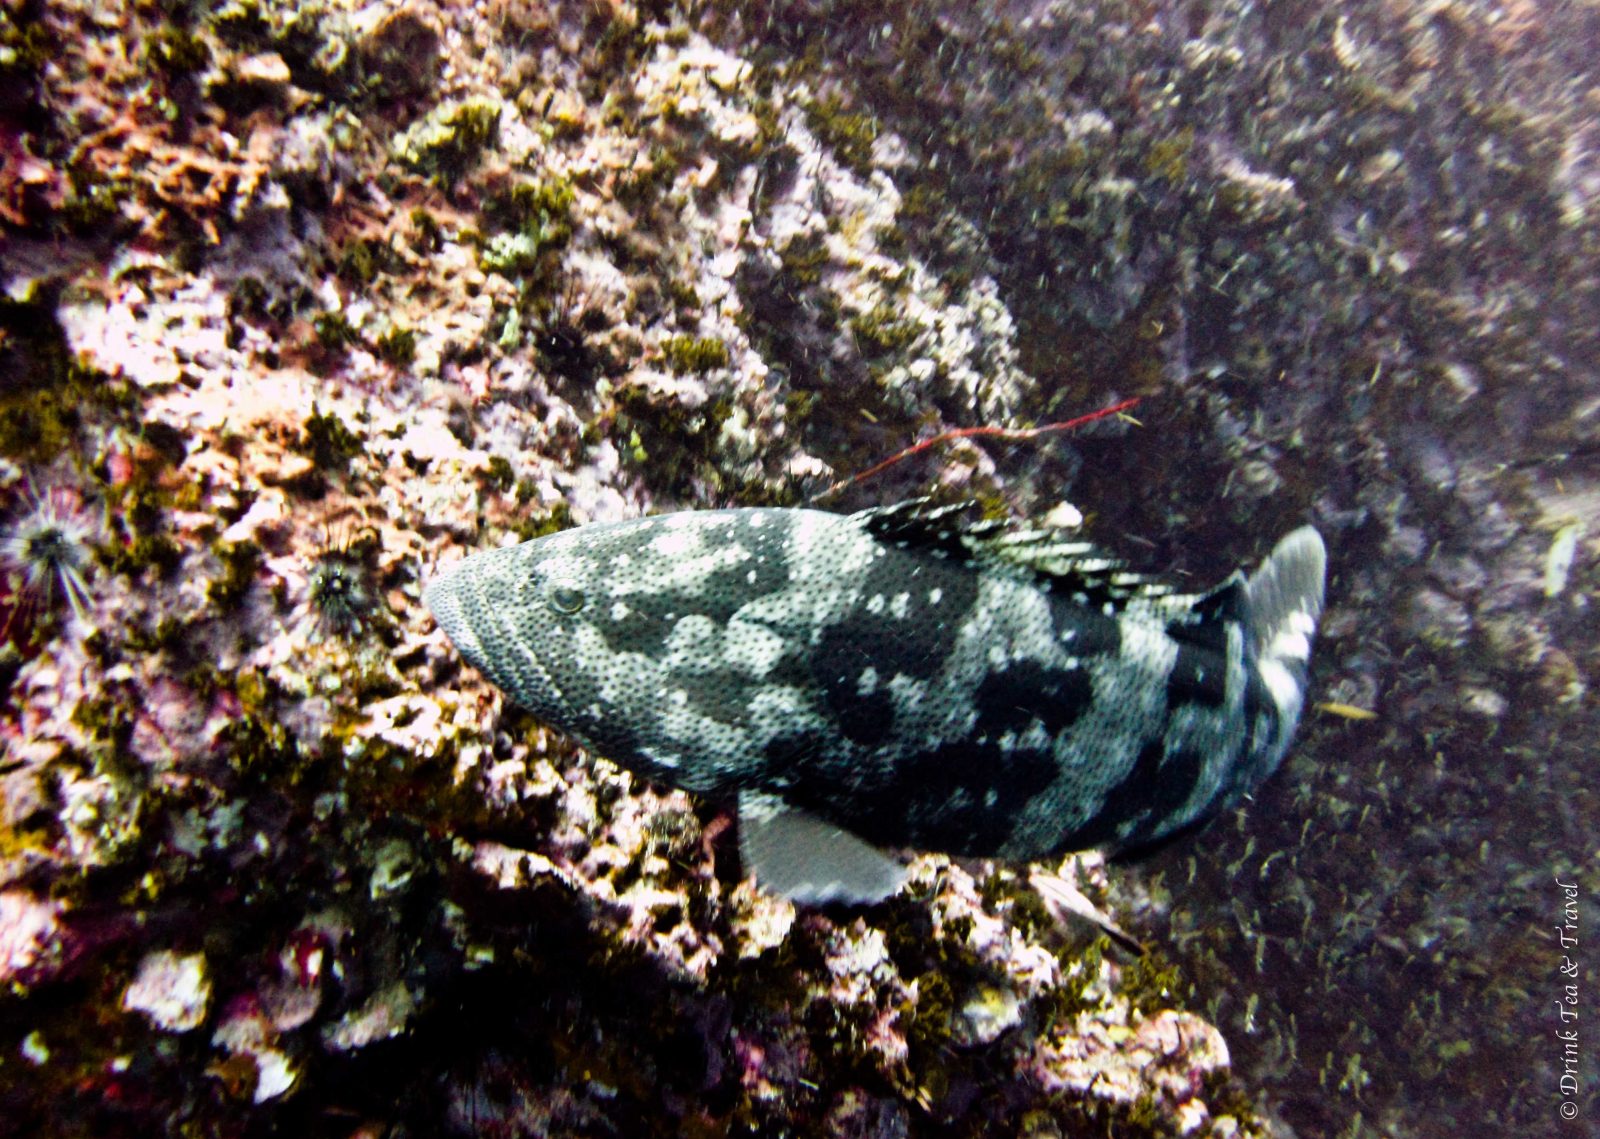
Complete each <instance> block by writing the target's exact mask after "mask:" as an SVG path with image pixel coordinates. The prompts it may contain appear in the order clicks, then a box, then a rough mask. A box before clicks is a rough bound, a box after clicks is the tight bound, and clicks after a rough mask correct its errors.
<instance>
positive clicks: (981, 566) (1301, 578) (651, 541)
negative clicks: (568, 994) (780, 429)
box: [425, 500, 1325, 900]
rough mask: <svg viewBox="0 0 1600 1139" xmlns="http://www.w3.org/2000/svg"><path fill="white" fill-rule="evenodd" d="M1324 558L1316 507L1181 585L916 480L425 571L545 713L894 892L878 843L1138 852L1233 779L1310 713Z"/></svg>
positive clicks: (1228, 800)
mask: <svg viewBox="0 0 1600 1139" xmlns="http://www.w3.org/2000/svg"><path fill="white" fill-rule="evenodd" d="M1324 561H1325V555H1324V551H1323V545H1322V540H1321V538H1320V537H1318V535H1317V532H1316V531H1315V530H1313V529H1311V528H1309V527H1305V528H1302V529H1300V530H1296V531H1295V532H1294V533H1292V534H1290V535H1288V536H1287V537H1286V538H1284V539H1283V540H1282V541H1281V542H1280V543H1279V544H1278V546H1277V547H1276V549H1275V550H1274V551H1273V553H1272V554H1271V556H1270V557H1269V558H1268V559H1267V561H1266V562H1265V563H1264V565H1263V566H1262V567H1261V569H1259V570H1258V571H1257V572H1256V573H1255V574H1254V575H1252V576H1250V577H1248V578H1246V577H1245V576H1244V575H1242V574H1239V573H1236V574H1234V575H1233V576H1232V577H1231V578H1229V579H1228V580H1227V581H1226V582H1224V583H1222V584H1221V585H1220V586H1218V587H1216V588H1215V589H1213V590H1210V591H1208V592H1205V593H1181V592H1175V591H1172V590H1170V589H1168V588H1166V587H1164V586H1162V585H1160V584H1159V583H1156V582H1154V581H1152V580H1151V579H1148V578H1145V577H1142V576H1140V575H1137V574H1133V573H1129V572H1127V571H1126V570H1125V569H1124V568H1123V567H1122V566H1121V565H1120V564H1119V563H1117V562H1116V561H1114V560H1112V559H1110V558H1107V557H1105V556H1104V555H1103V554H1101V553H1100V552H1099V551H1098V550H1096V549H1095V548H1093V547H1092V546H1090V545H1089V544H1088V543H1086V542H1082V541H1078V540H1076V539H1075V537H1074V536H1073V535H1071V534H1069V533H1064V532H1061V531H1055V530H1019V529H1009V528H1006V527H1004V526H1001V525H996V524H978V525H962V524H961V523H960V522H959V521H958V517H957V515H956V514H955V512H954V511H953V510H952V508H935V507H931V506H929V505H928V504H927V503H926V502H923V501H920V500H919V501H917V502H912V503H904V504H900V505H897V506H892V507H884V508H878V509H873V510H867V511H863V512H861V513H858V514H853V515H838V514H830V513H826V512H823V511H817V510H802V509H750V510H712V511H696V512H687V513H681V514H668V515H661V516H657V517H652V518H642V519H637V520H633V521H627V522H615V523H603V524H596V525H591V526H585V527H581V528H579V529H576V530H569V531H565V532H563V533H559V534H554V535H551V536H549V537H546V538H540V539H536V540H534V541H531V542H525V543H523V544H521V545H518V546H511V547H507V548H504V549H499V550H493V551H489V552H484V553H479V554H475V555H472V556H471V557H468V558H467V559H466V560H464V561H463V562H461V563H460V564H459V565H456V566H454V567H452V568H451V569H449V570H447V571H446V572H444V573H443V574H441V575H440V576H439V577H438V578H436V579H435V580H434V581H433V582H432V583H431V584H430V585H429V586H428V588H427V590H426V595H425V597H426V602H427V604H428V606H429V607H430V608H431V609H432V611H433V613H434V615H435V617H436V618H437V620H438V622H439V624H440V626H441V627H442V628H443V630H444V632H445V633H446V635H448V636H449V638H450V640H451V641H452V642H454V644H455V645H456V647H457V648H458V649H459V650H460V651H461V653H462V655H463V656H465V658H466V659H467V660H468V661H469V662H471V663H472V664H473V665H474V666H475V667H477V668H478V669H480V670H481V671H483V672H484V673H485V674H486V675H487V676H488V677H489V678H490V679H491V680H493V681H494V682H495V683H496V684H497V685H499V686H500V687H501V688H503V689H504V690H505V691H506V692H507V693H508V694H509V695H510V697H511V698H512V699H514V700H515V701H516V702H517V703H519V704H522V705H523V706H525V707H527V708H528V709H530V710H531V711H532V712H533V713H534V714H535V715H537V716H538V717H540V718H541V719H542V720H544V721H545V722H547V723H549V724H551V725H553V726H555V727H557V728H560V729H561V730H563V731H565V732H567V733H569V734H570V735H572V736H573V737H574V738H576V739H577V740H579V741H580V742H581V743H583V744H584V745H585V746H587V747H589V748H590V749H592V750H594V751H596V752H598V753H600V754H602V755H605V756H607V757H609V758H611V759H613V760H615V761H616V762H618V763H621V764H624V765H625V766H627V767H630V768H632V769H634V770H635V771H638V772H640V773H642V774H644V775H645V776H647V777H649V778H651V779H654V780H659V781H661V782H664V783H669V784H673V785H676V786H679V787H683V788H686V789H688V790H690V791H693V792H699V793H702V794H707V795H719V796H730V797H731V796H734V795H737V796H738V797H739V800H740V816H741V832H742V833H741V849H742V850H743V852H744V856H745V857H746V859H747V860H749V861H751V862H753V863H755V866H754V869H755V871H756V873H757V875H758V877H759V878H760V879H761V880H762V881H763V882H764V883H766V884H767V885H769V886H772V887H774V888H776V889H778V890H780V891H781V892H783V893H786V894H788V895H790V896H792V897H796V898H800V899H806V900H822V899H827V898H837V897H845V898H871V897H876V896H880V895H882V894H884V893H887V892H889V891H890V890H892V889H893V888H894V887H895V886H896V885H897V884H898V882H899V873H898V869H897V867H896V865H895V864H894V863H892V862H890V861H888V860H887V859H884V858H882V857H881V856H878V855H877V854H876V852H875V849H874V848H876V847H884V846H888V847H916V848H920V849H925V850H936V851H943V852H947V853H951V854H957V855H974V856H996V857H1001V858H1009V859H1037V858H1042V857H1046V856H1050V855H1054V854H1058V853H1061V852H1065V851H1069V850H1078V849H1085V848H1089V847H1104V848H1107V849H1109V850H1111V851H1113V852H1131V851H1137V850H1140V849H1143V848H1148V847H1152V846H1155V845H1159V844H1161V843H1162V842H1164V841H1167V840H1169V839H1171V838H1172V837H1174V836H1176V835H1178V834H1180V833H1183V832H1186V831H1188V830H1191V829H1194V828H1195V827H1197V826H1198V825H1200V824H1202V823H1203V822H1205V821H1206V820H1208V819H1209V818H1211V817H1212V816H1214V815H1215V814H1216V813H1217V812H1219V811H1221V810H1223V809H1225V808H1226V807H1228V806H1229V805H1230V804H1233V803H1235V802H1237V801H1238V800H1239V799H1240V798H1241V797H1242V796H1243V795H1245V794H1246V793H1247V792H1249V791H1250V790H1251V789H1252V788H1253V787H1255V786H1256V785H1257V784H1258V783H1259V782H1260V781H1261V780H1262V779H1264V778H1265V777H1266V776H1267V775H1269V774H1270V773H1271V772H1272V771H1273V770H1274V768H1276V767H1277V765H1278V763H1279V761H1280V760H1281V759H1282V757H1283V754H1284V752H1285V750H1286V749H1287V748H1288V745H1289V739H1290V735H1291V734H1292V732H1293V731H1294V727H1295V724H1296V722H1297V720H1298V718H1299V715H1300V710H1301V706H1302V704H1303V702H1304V696H1305V688H1306V680H1307V667H1308V664H1309V659H1310V652H1311V639H1312V636H1313V633H1314V631H1315V628H1316V622H1317V619H1318V617H1319V615H1320V614H1321V611H1322V603H1323V578H1324Z"/></svg>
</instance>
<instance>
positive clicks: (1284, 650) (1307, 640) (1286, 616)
mask: <svg viewBox="0 0 1600 1139" xmlns="http://www.w3.org/2000/svg"><path fill="white" fill-rule="evenodd" d="M1327 567H1328V552H1327V550H1326V548H1324V546H1323V544H1322V535H1320V534H1318V533H1317V532H1316V530H1314V529H1312V528H1311V527H1310V526H1302V527H1300V529H1298V530H1295V531H1294V532H1293V533H1290V534H1287V535H1285V536H1284V537H1283V539H1282V540H1280V541H1279V542H1278V544H1277V546H1275V547H1274V548H1273V550H1272V555H1271V556H1270V557H1268V558H1267V560H1266V562H1264V563H1263V564H1262V566H1261V568H1260V569H1258V570H1256V572H1255V573H1253V574H1252V575H1251V576H1250V580H1249V581H1248V582H1247V583H1246V584H1245V605H1246V612H1247V617H1246V621H1245V628H1246V630H1247V634H1248V636H1249V638H1250V646H1251V649H1252V650H1253V653H1252V655H1253V656H1254V658H1255V662H1256V668H1257V669H1258V670H1259V674H1260V677H1261V681H1262V683H1263V684H1265V685H1266V688H1267V691H1268V692H1269V693H1271V695H1272V700H1273V703H1275V704H1276V705H1277V706H1278V712H1279V715H1280V718H1281V720H1282V721H1283V723H1284V724H1285V725H1286V726H1287V727H1288V728H1290V729H1291V730H1292V728H1293V726H1294V723H1295V721H1296V720H1298V719H1299V718H1300V707H1301V705H1302V704H1304V703H1305V694H1306V678H1307V673H1308V670H1309V667H1310V664H1311V638H1312V636H1313V634H1315V632H1316V630H1317V619H1318V618H1320V617H1321V616H1322V599H1323V590H1324V582H1325V579H1326V577H1327Z"/></svg>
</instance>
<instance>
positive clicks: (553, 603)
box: [549, 585, 583, 613]
mask: <svg viewBox="0 0 1600 1139" xmlns="http://www.w3.org/2000/svg"><path fill="white" fill-rule="evenodd" d="M549 597H550V607H551V608H552V609H554V610H555V611H556V612H557V613H576V612H577V611H578V610H580V609H582V608H583V594H582V593H581V592H579V591H578V590H576V589H573V588H572V586H570V585H552V586H551V587H550V593H549Z"/></svg>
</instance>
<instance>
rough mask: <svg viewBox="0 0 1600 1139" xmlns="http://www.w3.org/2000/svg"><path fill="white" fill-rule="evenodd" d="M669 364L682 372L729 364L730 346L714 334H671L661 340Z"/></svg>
mask: <svg viewBox="0 0 1600 1139" xmlns="http://www.w3.org/2000/svg"><path fill="white" fill-rule="evenodd" d="M661 353H662V355H663V356H664V357H665V358H666V361H667V366H668V367H670V368H671V369H672V370H673V371H674V372H678V373H680V374H683V373H688V372H697V373H698V372H711V371H715V370H716V369H718V368H726V367H727V366H728V346H727V345H726V344H724V343H723V342H722V341H720V340H718V339H716V338H715V337H712V336H705V337H700V336H669V337H668V338H667V339H665V340H663V341H662V342H661Z"/></svg>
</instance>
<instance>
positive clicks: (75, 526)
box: [0, 487, 99, 621]
mask: <svg viewBox="0 0 1600 1139" xmlns="http://www.w3.org/2000/svg"><path fill="white" fill-rule="evenodd" d="M27 504H28V508H27V510H26V512H25V513H24V514H23V515H22V517H21V518H20V519H19V520H18V521H17V522H16V523H14V524H13V525H12V526H10V527H8V528H7V529H6V530H5V531H4V532H3V533H0V566H3V567H4V571H5V574H6V577H7V584H8V585H9V586H10V589H11V591H12V592H13V593H20V594H22V595H24V596H26V597H30V598H34V599H40V600H44V601H48V600H49V599H51V598H53V597H54V596H55V594H56V591H57V590H59V591H60V592H61V594H62V595H63V596H65V597H66V599H67V604H69V605H70V606H72V612H73V615H74V616H76V617H77V618H78V620H79V621H82V620H83V619H84V611H85V608H86V605H87V603H88V599H89V590H88V586H87V584H86V582H85V580H84V575H85V574H86V573H87V571H88V569H89V564H90V560H91V558H92V557H93V545H94V541H95V538H96V537H97V535H98V533H99V529H98V527H97V526H96V525H95V521H94V518H93V517H92V516H91V515H90V514H89V513H88V512H87V511H86V510H85V509H84V507H83V500H82V499H81V498H80V497H79V496H78V495H77V493H76V492H74V491H72V490H70V489H68V488H66V487H54V488H52V489H50V490H47V491H45V492H44V493H43V494H33V493H30V494H28V495H27Z"/></svg>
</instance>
